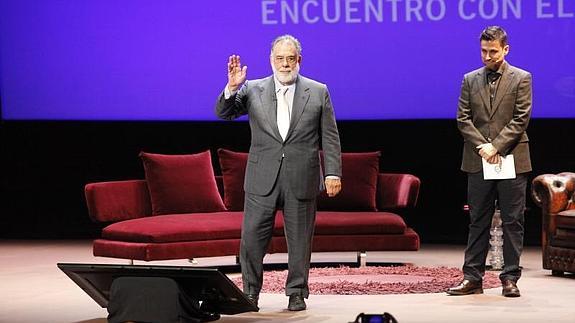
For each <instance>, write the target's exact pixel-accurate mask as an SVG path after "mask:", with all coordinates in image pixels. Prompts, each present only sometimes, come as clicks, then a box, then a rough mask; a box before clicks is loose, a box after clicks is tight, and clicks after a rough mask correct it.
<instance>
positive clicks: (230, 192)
mask: <svg viewBox="0 0 575 323" xmlns="http://www.w3.org/2000/svg"><path fill="white" fill-rule="evenodd" d="M218 157H219V159H220V167H221V169H222V177H223V181H224V203H225V205H226V208H227V209H228V210H230V211H241V210H243V209H244V177H245V173H246V165H247V163H248V154H247V153H239V152H235V151H231V150H227V149H222V148H220V149H218Z"/></svg>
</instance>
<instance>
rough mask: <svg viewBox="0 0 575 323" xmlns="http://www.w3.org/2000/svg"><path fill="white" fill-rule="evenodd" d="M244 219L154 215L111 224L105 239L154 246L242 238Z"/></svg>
mask: <svg viewBox="0 0 575 323" xmlns="http://www.w3.org/2000/svg"><path fill="white" fill-rule="evenodd" d="M242 219H243V215H242V212H216V213H193V214H168V215H161V216H151V217H145V218H139V219H132V220H126V221H122V222H117V223H113V224H110V225H108V226H107V227H105V228H104V230H102V238H104V239H109V240H117V241H131V242H155V243H165V242H180V241H202V240H221V239H239V238H240V237H241V226H242Z"/></svg>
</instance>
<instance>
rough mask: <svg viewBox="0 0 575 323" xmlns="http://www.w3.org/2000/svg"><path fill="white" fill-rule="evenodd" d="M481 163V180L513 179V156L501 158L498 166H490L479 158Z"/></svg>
mask: <svg viewBox="0 0 575 323" xmlns="http://www.w3.org/2000/svg"><path fill="white" fill-rule="evenodd" d="M481 162H482V163H483V179H511V178H515V159H513V155H507V156H505V157H504V156H501V162H500V163H499V164H490V163H488V162H487V160H485V159H483V158H481Z"/></svg>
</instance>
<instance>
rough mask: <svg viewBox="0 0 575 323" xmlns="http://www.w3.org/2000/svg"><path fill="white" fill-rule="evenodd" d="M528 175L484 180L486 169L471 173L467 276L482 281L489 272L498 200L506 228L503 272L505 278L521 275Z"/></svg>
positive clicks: (469, 181)
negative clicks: (489, 255) (488, 257)
mask: <svg viewBox="0 0 575 323" xmlns="http://www.w3.org/2000/svg"><path fill="white" fill-rule="evenodd" d="M527 179H528V175H527V174H525V173H523V174H517V177H516V178H515V179H505V180H484V179H483V172H479V173H472V174H468V175H467V181H468V182H467V198H468V203H469V216H470V224H469V238H468V241H467V248H466V249H465V261H464V264H463V275H464V278H465V279H469V280H472V281H480V280H482V279H483V275H484V274H485V260H486V258H487V252H488V251H489V237H490V235H489V229H490V228H491V218H492V217H493V212H494V211H495V201H496V200H497V201H498V205H499V209H500V210H501V220H502V229H503V260H504V262H505V264H504V267H503V271H502V272H501V274H500V275H499V278H500V279H501V280H512V281H517V280H518V279H519V277H521V268H520V267H519V257H520V256H521V251H522V250H523V223H524V211H525V194H526V188H527Z"/></svg>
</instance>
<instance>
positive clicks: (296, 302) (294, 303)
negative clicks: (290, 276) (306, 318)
mask: <svg viewBox="0 0 575 323" xmlns="http://www.w3.org/2000/svg"><path fill="white" fill-rule="evenodd" d="M305 309H306V305H305V301H304V300H303V296H301V295H300V294H291V295H290V296H289V304H288V310H290V311H303V310H305Z"/></svg>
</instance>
